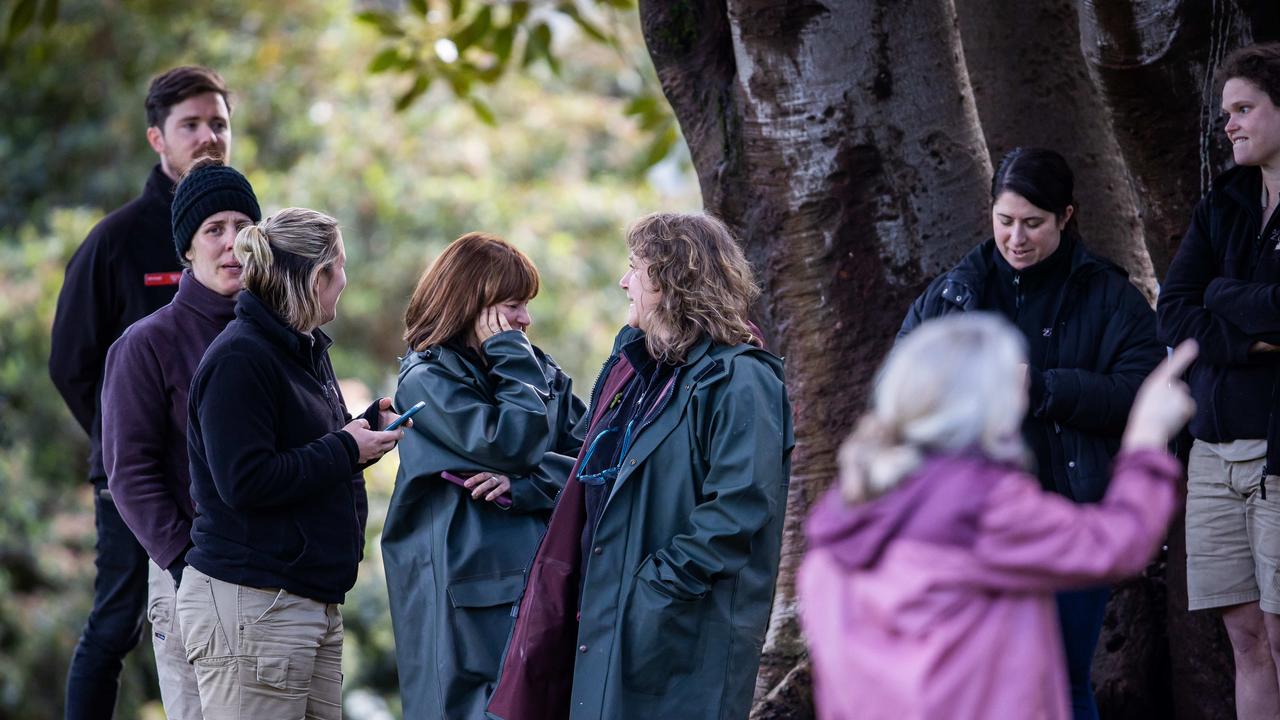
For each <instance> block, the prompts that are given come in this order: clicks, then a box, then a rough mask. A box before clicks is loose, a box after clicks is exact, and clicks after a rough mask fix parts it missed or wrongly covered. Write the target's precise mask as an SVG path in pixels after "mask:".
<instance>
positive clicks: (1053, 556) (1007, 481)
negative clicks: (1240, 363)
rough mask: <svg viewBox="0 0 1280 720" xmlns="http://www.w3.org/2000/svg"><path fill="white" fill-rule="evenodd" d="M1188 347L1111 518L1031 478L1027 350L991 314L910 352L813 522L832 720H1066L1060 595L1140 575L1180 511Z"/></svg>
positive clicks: (1139, 441)
mask: <svg viewBox="0 0 1280 720" xmlns="http://www.w3.org/2000/svg"><path fill="white" fill-rule="evenodd" d="M1195 355H1196V348H1195V345H1194V344H1193V343H1191V342H1188V343H1185V344H1184V345H1182V346H1180V347H1179V348H1178V349H1177V350H1176V351H1175V352H1174V354H1173V356H1172V357H1171V358H1169V359H1168V360H1166V361H1165V362H1164V363H1162V364H1161V365H1160V366H1159V367H1157V368H1156V369H1155V370H1154V371H1153V372H1152V374H1151V375H1150V376H1149V377H1148V378H1147V380H1146V382H1145V383H1144V384H1143V385H1142V388H1141V389H1140V390H1139V391H1138V395H1137V399H1136V400H1135V402H1134V405H1133V410H1132V411H1131V413H1130V416H1129V423H1128V426H1127V428H1126V430H1125V435H1124V439H1123V442H1122V447H1121V452H1120V455H1119V456H1118V457H1117V459H1116V464H1115V467H1114V470H1113V475H1112V480H1111V485H1110V489H1109V490H1108V492H1107V495H1106V497H1105V498H1104V499H1103V501H1102V502H1101V503H1098V504H1096V505H1078V504H1075V503H1072V502H1071V501H1069V500H1067V499H1065V498H1063V497H1061V496H1059V495H1054V494H1051V493H1047V492H1044V491H1042V490H1041V489H1040V485H1039V483H1038V482H1037V481H1036V479H1035V477H1034V476H1033V475H1031V474H1030V473H1028V472H1027V469H1026V467H1025V466H1026V460H1025V458H1026V457H1027V450H1026V448H1025V447H1024V446H1023V444H1022V439H1021V434H1020V433H1019V426H1020V424H1021V421H1022V416H1023V414H1024V413H1025V411H1026V403H1027V399H1026V389H1025V372H1026V364H1025V363H1026V358H1025V350H1024V344H1023V340H1022V338H1021V337H1020V336H1019V335H1018V334H1017V331H1016V330H1015V329H1014V328H1013V327H1012V326H1011V325H1009V324H1008V323H1006V322H1005V321H1004V320H1002V319H999V318H997V317H996V316H994V315H988V314H984V313H972V314H966V315H963V316H952V317H947V318H943V319H939V320H934V321H930V322H928V323H926V324H925V325H923V326H922V327H921V328H920V329H919V330H917V331H916V332H914V333H912V334H911V335H910V336H908V337H906V338H905V339H904V340H902V341H901V342H899V343H898V345H897V346H896V347H895V348H894V350H893V353H892V354H891V355H890V357H889V359H888V360H887V361H886V363H885V365H884V367H883V368H882V369H881V371H880V375H879V378H878V381H877V384H876V388H875V392H874V396H873V400H872V407H871V410H870V411H869V412H868V413H867V414H866V415H865V416H864V417H863V418H862V419H861V421H860V423H859V425H858V427H857V429H856V430H855V431H854V433H853V435H852V436H850V438H849V439H848V440H847V441H846V442H845V444H844V447H843V448H842V449H841V453H840V478H839V481H838V486H837V487H836V488H834V489H833V490H832V491H831V492H830V493H829V494H828V495H827V497H825V498H824V499H823V500H822V501H821V502H820V503H819V505H818V506H817V508H816V509H815V510H814V512H813V515H812V516H811V517H810V518H809V523H808V526H807V528H806V531H807V535H808V541H809V552H808V555H807V556H806V558H805V561H804V564H803V566H802V567H801V569H800V575H799V586H800V587H799V592H800V612H801V620H802V623H803V626H804V629H805V632H806V635H807V636H808V639H809V648H810V657H811V659H812V662H813V669H814V677H815V683H816V701H817V708H818V717H819V718H822V719H823V720H835V719H837V718H839V719H842V720H843V719H852V718H857V719H859V720H862V719H865V720H875V719H876V718H887V719H890V720H917V719H919V720H923V719H925V718H940V717H946V718H956V719H965V718H1012V717H1017V718H1028V719H1039V718H1044V719H1046V720H1067V719H1068V718H1070V717H1071V713H1070V710H1069V708H1068V707H1067V698H1068V693H1067V676H1066V669H1065V666H1064V658H1063V650H1062V639H1061V633H1060V631H1059V629H1058V618H1057V611H1056V609H1055V606H1054V599H1053V598H1054V596H1053V593H1054V592H1055V591H1058V590H1064V589H1069V588H1075V587H1085V586H1089V585H1097V584H1098V583H1099V582H1103V581H1109V580H1115V579H1119V578H1122V577H1124V576H1127V575H1132V574H1135V573H1137V572H1139V571H1141V570H1142V568H1143V567H1144V566H1145V565H1146V563H1147V562H1148V561H1149V560H1150V559H1151V557H1152V556H1153V554H1154V553H1155V551H1156V548H1157V547H1158V546H1159V545H1160V542H1161V540H1162V538H1163V537H1164V535H1165V530H1166V528H1167V526H1168V523H1169V520H1170V518H1171V517H1172V515H1173V513H1174V511H1175V507H1176V505H1177V498H1178V497H1179V493H1178V481H1179V479H1180V476H1181V468H1180V466H1179V465H1178V463H1177V461H1176V460H1175V459H1174V458H1173V457H1172V456H1170V455H1169V454H1168V453H1167V452H1166V450H1165V446H1166V444H1167V442H1168V440H1169V438H1170V437H1171V436H1172V435H1173V433H1175V432H1176V431H1177V430H1178V429H1179V428H1181V427H1182V425H1183V424H1184V423H1185V422H1186V421H1187V419H1188V418H1189V417H1190V416H1191V413H1192V411H1193V408H1194V403H1193V402H1192V400H1191V398H1190V396H1189V395H1188V394H1187V390H1186V387H1185V386H1184V385H1183V384H1182V382H1181V381H1180V380H1179V379H1178V377H1179V376H1180V375H1181V374H1182V372H1183V370H1185V369H1186V367H1187V366H1188V365H1189V364H1190V363H1191V361H1192V360H1193V359H1194V358H1195Z"/></svg>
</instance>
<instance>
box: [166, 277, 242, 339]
mask: <svg viewBox="0 0 1280 720" xmlns="http://www.w3.org/2000/svg"><path fill="white" fill-rule="evenodd" d="M174 302H176V303H178V304H179V305H182V306H184V307H186V308H187V309H188V310H190V311H192V312H194V313H195V314H197V315H199V316H201V317H203V318H205V319H207V320H209V321H210V322H212V323H214V324H216V325H218V326H220V327H224V326H226V324H227V323H229V322H231V321H232V319H234V318H235V316H236V298H235V296H234V295H233V296H231V297H226V296H225V295H219V294H218V293H216V292H214V291H212V290H210V289H209V288H207V287H205V286H204V285H202V284H200V281H199V280H196V276H195V275H194V274H192V272H191V268H186V269H184V270H183V271H182V279H181V280H179V281H178V294H177V296H175V297H174Z"/></svg>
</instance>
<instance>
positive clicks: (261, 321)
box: [178, 208, 404, 720]
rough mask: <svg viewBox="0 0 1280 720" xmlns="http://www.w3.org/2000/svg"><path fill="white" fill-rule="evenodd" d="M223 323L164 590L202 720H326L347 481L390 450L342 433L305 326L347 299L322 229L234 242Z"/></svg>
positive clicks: (199, 381)
mask: <svg viewBox="0 0 1280 720" xmlns="http://www.w3.org/2000/svg"><path fill="white" fill-rule="evenodd" d="M233 253H234V257H235V262H236V267H237V269H239V270H240V276H241V280H242V282H243V285H244V289H243V290H241V292H240V295H239V296H238V297H237V298H236V310H235V311H236V319H235V320H232V321H231V322H230V323H229V324H228V325H227V327H226V328H225V329H224V330H223V331H222V333H221V334H220V335H218V337H217V339H216V340H214V341H213V343H212V344H211V345H210V346H209V349H208V350H207V351H206V352H205V355H204V359H203V360H201V361H200V366H199V367H198V368H196V372H195V375H194V376H193V377H192V379H191V388H190V393H189V397H188V404H187V407H188V417H187V450H188V453H189V455H190V458H191V500H192V502H193V503H194V505H195V509H196V514H195V519H194V521H193V522H192V526H191V542H192V548H191V550H190V551H188V552H187V564H188V568H187V570H186V572H185V573H184V576H183V579H182V584H181V586H179V588H178V616H179V619H180V621H181V623H180V624H181V627H182V640H183V645H184V647H185V648H186V654H187V659H188V660H189V661H191V663H192V664H193V665H194V666H195V674H196V682H197V683H198V685H199V689H200V705H201V709H202V711H203V713H204V717H205V720H231V719H236V720H257V719H262V720H267V719H268V718H269V719H270V720H298V719H300V718H303V717H307V718H323V719H325V720H329V719H333V718H341V717H342V641H343V629H342V615H341V613H340V612H339V611H338V605H339V604H340V603H341V602H342V601H343V600H344V598H345V595H346V592H347V591H348V590H350V589H351V587H352V585H354V584H355V580H356V568H357V565H358V564H359V562H360V556H361V554H362V552H363V548H364V523H365V518H366V516H367V514H368V503H367V498H366V495H365V488H364V478H363V476H362V474H361V472H362V470H363V469H364V468H365V467H367V466H368V465H370V464H372V463H373V462H375V461H377V460H378V459H379V458H381V457H382V455H383V454H385V453H386V452H387V451H388V450H390V449H391V448H393V447H395V444H396V442H397V441H399V439H400V438H401V437H402V436H403V435H404V432H403V431H402V430H394V431H390V432H386V431H377V430H374V429H371V428H381V427H385V426H386V425H387V424H388V423H390V422H391V421H392V420H393V419H395V417H396V416H395V415H394V414H392V412H391V411H390V408H391V400H390V399H389V398H379V399H378V400H377V401H375V402H374V403H373V404H372V405H371V406H370V407H369V408H368V409H367V410H366V411H365V412H364V414H363V415H362V416H361V418H360V419H357V420H352V419H351V416H350V415H349V414H348V413H347V410H346V406H345V404H344V402H343V400H342V393H341V392H340V391H339V390H338V382H337V378H336V377H335V376H334V373H333V365H332V364H331V363H330V362H329V345H330V343H331V341H330V340H329V337H328V336H327V335H325V334H324V332H322V331H321V330H320V326H321V325H323V324H325V323H327V322H330V321H331V320H333V319H334V317H335V316H336V315H337V306H338V297H339V296H340V295H341V294H342V290H343V288H344V287H345V286H346V284H347V279H346V271H345V269H344V266H345V264H346V254H345V252H344V250H343V245H342V235H341V233H339V232H338V224H337V221H335V220H334V219H333V218H331V217H329V216H327V215H324V214H322V213H318V212H316V211H314V210H306V209H302V208H286V209H284V210H281V211H280V212H278V213H276V214H275V215H272V216H271V217H268V218H266V219H264V220H262V221H261V222H260V223H258V224H256V225H249V226H247V227H245V228H244V229H242V230H240V232H239V233H238V234H237V235H236V239H235V244H234V246H233Z"/></svg>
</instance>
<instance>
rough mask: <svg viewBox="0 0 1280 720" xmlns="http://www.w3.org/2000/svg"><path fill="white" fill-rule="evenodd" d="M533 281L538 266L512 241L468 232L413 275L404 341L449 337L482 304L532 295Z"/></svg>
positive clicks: (422, 344)
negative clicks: (417, 273) (421, 270)
mask: <svg viewBox="0 0 1280 720" xmlns="http://www.w3.org/2000/svg"><path fill="white" fill-rule="evenodd" d="M538 285H539V281H538V268H536V267H534V265H533V261H532V260H530V259H529V258H528V256H526V255H525V254H524V253H522V252H520V251H519V250H518V249H516V247H515V246H514V245H512V244H511V243H508V242H507V241H506V240H503V239H502V238H500V237H497V236H496V235H490V234H488V233H481V232H472V233H467V234H466V235H463V236H462V237H460V238H458V239H457V240H454V241H453V242H451V243H449V247H447V248H445V249H444V252H442V253H440V257H438V258H436V260H435V262H433V263H431V264H430V265H429V266H427V269H426V270H423V272H422V276H421V277H420V278H418V286H417V287H416V288H414V290H413V297H411V298H410V299H409V307H408V309H406V310H405V311H404V340H405V342H406V343H408V344H409V349H410V350H414V351H416V352H422V351H423V350H426V349H427V348H429V347H431V346H432V345H439V344H441V343H444V342H447V341H449V340H453V339H455V338H457V337H458V336H459V335H461V334H462V333H463V332H465V331H466V330H467V329H469V328H470V327H471V326H472V324H474V323H475V321H476V318H477V317H479V316H480V312H481V311H482V310H484V309H485V308H487V307H490V306H492V305H496V304H498V303H500V302H506V301H507V300H522V301H528V300H531V299H533V297H534V296H536V295H537V294H538Z"/></svg>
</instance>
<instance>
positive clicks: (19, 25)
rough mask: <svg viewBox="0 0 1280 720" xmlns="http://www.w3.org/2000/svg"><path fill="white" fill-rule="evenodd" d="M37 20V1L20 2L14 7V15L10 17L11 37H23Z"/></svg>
mask: <svg viewBox="0 0 1280 720" xmlns="http://www.w3.org/2000/svg"><path fill="white" fill-rule="evenodd" d="M35 18H36V0H18V4H17V5H14V6H13V14H12V15H10V16H9V37H10V38H16V37H18V36H19V35H21V34H22V31H23V30H26V29H27V28H28V27H29V26H30V25H31V21H32V20H35Z"/></svg>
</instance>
